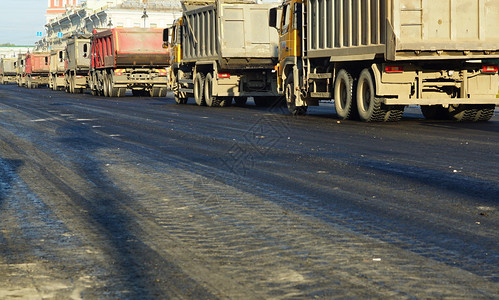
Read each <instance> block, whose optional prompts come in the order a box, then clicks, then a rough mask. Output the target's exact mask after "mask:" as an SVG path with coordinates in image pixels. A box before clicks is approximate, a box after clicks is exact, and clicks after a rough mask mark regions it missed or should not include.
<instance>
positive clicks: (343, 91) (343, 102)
mask: <svg viewBox="0 0 499 300" xmlns="http://www.w3.org/2000/svg"><path fill="white" fill-rule="evenodd" d="M339 85H340V87H339V94H340V95H339V98H340V101H339V102H340V103H339V104H340V107H341V108H342V109H345V107H346V106H347V85H346V83H345V81H344V80H343V79H342V80H340V82H339Z"/></svg>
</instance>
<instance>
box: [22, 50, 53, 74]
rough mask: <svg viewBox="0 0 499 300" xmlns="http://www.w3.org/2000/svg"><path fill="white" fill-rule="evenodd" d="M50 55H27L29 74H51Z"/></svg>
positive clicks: (27, 70) (27, 71)
mask: <svg viewBox="0 0 499 300" xmlns="http://www.w3.org/2000/svg"><path fill="white" fill-rule="evenodd" d="M49 67H50V53H30V54H27V55H26V73H27V74H48V73H49V72H50V69H49Z"/></svg>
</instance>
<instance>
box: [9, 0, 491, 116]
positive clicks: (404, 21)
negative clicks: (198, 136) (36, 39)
mask: <svg viewBox="0 0 499 300" xmlns="http://www.w3.org/2000/svg"><path fill="white" fill-rule="evenodd" d="M182 5H183V14H182V16H181V17H180V18H179V19H177V20H176V21H175V22H174V24H173V25H172V26H171V27H170V28H167V29H165V30H160V29H152V28H113V29H102V30H100V29H99V30H94V32H93V34H90V35H84V34H81V35H74V36H71V37H69V38H67V39H66V43H65V46H64V47H60V48H54V49H51V51H50V53H26V54H21V55H19V56H18V58H17V59H10V58H4V59H2V61H1V64H0V82H1V83H4V84H5V83H8V82H16V83H17V84H18V85H19V86H26V87H28V88H37V87H39V86H40V85H47V86H49V87H50V88H52V89H53V90H65V91H67V92H70V93H82V92H84V91H85V90H89V91H91V93H92V94H93V95H101V96H106V97H122V96H124V95H125V93H126V91H127V90H131V91H132V93H133V95H141V96H144V95H149V96H152V97H165V96H166V92H167V90H168V89H170V90H172V91H173V94H174V97H175V101H176V102H177V103H178V104H185V103H187V101H188V99H189V98H194V101H195V103H196V104H198V105H207V106H212V107H217V106H227V105H230V104H231V103H232V102H233V101H234V102H235V103H237V104H243V103H245V102H246V99H247V98H248V97H253V99H254V102H255V104H256V105H261V106H265V105H271V104H272V103H278V102H279V101H282V102H283V103H284V102H285V103H286V105H287V107H288V109H289V111H290V113H292V114H295V115H300V114H305V113H306V111H307V108H308V106H312V105H319V104H320V103H321V100H334V103H335V108H336V113H337V115H338V118H340V119H343V120H345V119H360V120H362V121H365V122H383V121H398V120H400V118H401V117H402V114H403V111H404V107H405V106H407V105H420V107H421V110H422V113H423V115H424V116H425V117H426V118H427V119H451V120H457V121H487V120H489V119H490V118H491V117H492V115H493V113H494V110H495V107H496V105H499V99H498V98H497V97H496V95H497V91H498V86H499V75H498V66H497V63H498V61H499V31H498V30H496V28H499V1H492V0H484V1H476V0H448V1H431V0H377V1H371V0H369V1H365V0H285V1H284V2H283V3H282V4H280V5H277V4H275V3H274V4H272V3H264V4H257V3H255V2H253V1H247V0H233V1H232V0H226V1H218V0H217V1H210V0H207V1H203V0H201V1H199V0H186V1H182Z"/></svg>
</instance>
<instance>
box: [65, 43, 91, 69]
mask: <svg viewBox="0 0 499 300" xmlns="http://www.w3.org/2000/svg"><path fill="white" fill-rule="evenodd" d="M66 53H67V58H66V69H67V70H81V71H84V72H86V71H88V69H89V67H90V38H89V37H85V38H79V37H74V38H72V39H69V40H68V43H67V46H66Z"/></svg>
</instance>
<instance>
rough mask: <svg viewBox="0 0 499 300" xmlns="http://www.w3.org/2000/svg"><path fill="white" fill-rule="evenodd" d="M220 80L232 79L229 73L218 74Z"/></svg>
mask: <svg viewBox="0 0 499 300" xmlns="http://www.w3.org/2000/svg"><path fill="white" fill-rule="evenodd" d="M218 78H230V74H229V73H218Z"/></svg>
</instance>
